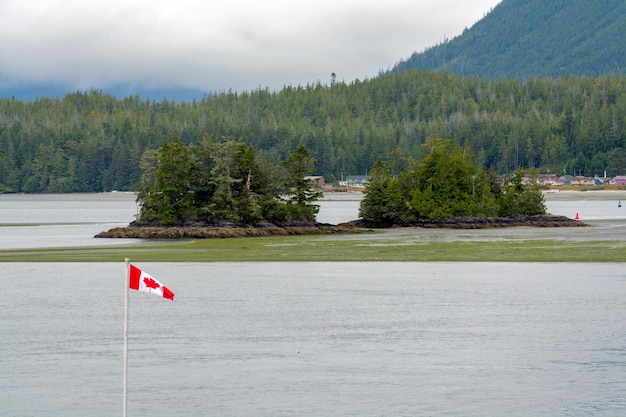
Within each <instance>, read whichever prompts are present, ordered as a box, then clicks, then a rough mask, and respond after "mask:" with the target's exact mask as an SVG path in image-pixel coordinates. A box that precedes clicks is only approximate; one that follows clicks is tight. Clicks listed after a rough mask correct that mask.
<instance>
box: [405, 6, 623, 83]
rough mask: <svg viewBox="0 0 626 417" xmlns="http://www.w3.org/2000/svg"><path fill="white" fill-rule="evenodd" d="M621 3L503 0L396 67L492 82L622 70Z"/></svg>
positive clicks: (599, 73)
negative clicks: (467, 25) (467, 26)
mask: <svg viewBox="0 0 626 417" xmlns="http://www.w3.org/2000/svg"><path fill="white" fill-rule="evenodd" d="M625 28H626V2H624V1H623V0H602V1H597V0H503V1H502V2H501V3H500V4H498V5H497V6H496V7H495V8H494V9H493V10H492V11H491V12H490V13H489V14H487V15H486V16H485V17H484V18H483V19H482V20H480V21H479V22H477V23H476V24H475V25H474V26H472V27H471V28H470V29H466V30H465V31H464V32H463V33H462V34H461V35H459V36H457V37H456V38H454V39H452V40H445V41H444V42H443V43H442V44H440V45H437V46H434V47H432V48H429V49H427V50H425V51H423V52H419V53H418V52H416V53H414V54H413V55H412V56H411V57H410V58H408V59H407V60H405V61H401V62H400V63H398V64H397V65H396V67H395V68H394V71H406V70H410V69H419V70H436V71H449V72H453V73H456V74H460V75H477V76H481V77H488V78H491V79H499V78H521V79H525V78H528V77H531V76H536V77H559V76H569V75H587V76H594V77H596V76H600V75H605V74H624V73H625V71H626V43H624V41H623V33H624V29H625Z"/></svg>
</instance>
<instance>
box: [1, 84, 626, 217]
mask: <svg viewBox="0 0 626 417" xmlns="http://www.w3.org/2000/svg"><path fill="white" fill-rule="evenodd" d="M625 120H626V76H602V77H599V78H588V77H563V78H557V79H537V78H528V79H525V80H523V81H522V80H507V79H501V80H499V81H489V80H487V79H481V78H476V77H469V78H463V77H460V76H456V75H453V74H447V73H435V72H409V73H397V74H385V75H381V76H379V77H377V78H375V79H371V80H363V81H361V80H356V81H354V82H352V83H351V84H346V83H343V82H335V84H333V86H332V87H330V86H324V85H321V84H312V85H306V86H297V87H292V86H288V87H285V88H284V89H282V90H281V91H277V92H270V91H268V90H263V89H259V90H256V91H252V92H244V93H241V94H238V93H233V92H222V93H219V94H214V95H210V96H206V97H205V98H203V99H202V100H200V101H194V102H192V103H173V102H169V101H166V100H164V101H162V102H151V101H142V100H140V99H139V97H136V96H135V97H127V98H124V99H121V100H120V99H116V98H114V97H112V96H110V95H106V94H103V93H101V92H98V91H89V92H76V93H72V94H68V95H67V96H66V97H64V98H63V99H54V98H42V99H39V100H35V101H32V102H20V101H18V100H8V99H0V190H2V191H12V192H102V191H111V190H133V191H136V190H139V189H141V187H142V184H141V181H142V180H141V175H142V171H141V169H140V163H141V160H142V157H143V156H144V155H145V152H146V151H155V150H157V149H159V148H160V147H162V146H164V145H165V144H167V143H169V142H170V141H171V139H172V137H178V138H180V141H181V142H182V143H183V144H185V145H186V146H189V145H192V144H193V145H194V146H193V149H194V151H193V152H192V154H193V155H192V156H191V157H190V163H192V164H201V165H202V164H204V163H205V162H206V163H210V161H214V159H213V158H212V157H209V158H208V159H207V155H199V154H198V153H197V152H205V153H207V152H208V153H211V152H213V153H215V152H218V151H219V152H222V153H227V152H226V150H219V149H217V148H211V147H209V148H206V149H203V150H202V151H200V149H202V148H203V145H202V142H204V141H206V139H203V138H211V139H210V141H211V142H213V143H214V144H216V146H217V145H218V144H220V143H224V142H227V141H228V140H229V139H227V138H240V139H241V141H242V142H243V143H245V144H246V145H245V146H246V147H247V146H252V147H253V149H254V153H255V155H256V156H255V158H256V159H259V160H261V159H262V160H264V165H265V164H266V163H267V164H269V165H273V166H280V161H282V160H284V159H285V158H287V156H288V155H290V153H291V152H292V151H293V150H294V149H295V148H296V147H297V145H298V144H299V143H302V144H304V145H305V146H306V147H307V149H309V151H310V153H311V154H310V156H311V157H312V158H314V159H315V160H316V164H315V165H316V170H315V173H316V174H318V175H322V176H324V177H325V178H326V179H327V181H328V182H332V181H336V180H338V179H340V178H342V177H345V176H346V175H356V174H359V175H362V174H365V173H367V172H368V170H369V168H370V167H371V166H372V165H373V164H374V162H375V161H376V160H377V159H379V158H386V157H387V156H389V155H391V156H392V157H391V158H389V160H388V161H387V162H386V163H387V164H388V167H389V170H390V172H392V173H394V174H399V173H400V171H401V168H402V166H403V164H404V162H403V160H406V159H407V158H408V159H413V160H417V161H419V160H421V158H423V157H424V155H425V154H426V148H424V146H423V145H424V144H425V143H427V142H428V141H429V140H431V139H433V138H441V137H445V138H450V139H452V140H453V141H454V142H455V143H457V144H459V145H464V144H465V143H468V144H469V145H468V146H471V151H472V153H473V154H474V155H475V160H476V163H477V164H479V165H480V166H482V167H483V169H485V170H486V171H489V170H492V169H493V170H494V171H495V172H496V173H498V174H505V173H507V172H514V171H516V170H518V169H526V170H529V169H533V168H534V169H536V170H538V171H539V172H552V173H559V174H569V175H587V176H593V175H600V176H602V175H604V171H606V172H607V175H610V176H615V175H624V174H626V157H625V153H624V149H626V122H625ZM198 142H201V143H198ZM233 146H234V145H233ZM196 148H198V149H196ZM244 148H245V147H244ZM231 151H232V152H235V150H234V149H231ZM237 152H240V153H242V152H245V149H238V150H237ZM250 152H252V151H251V150H250ZM209 156H210V155H209ZM400 156H402V158H400ZM242 157H243V156H242ZM203 161H204V162H203ZM239 163H243V161H240V162H233V165H232V166H230V167H225V166H221V167H218V166H212V165H211V166H209V165H207V169H206V170H203V171H197V170H194V171H193V174H192V175H193V176H196V175H200V176H203V177H204V178H203V179H202V181H201V182H202V184H203V185H202V186H203V187H207V188H206V190H205V191H206V192H207V193H209V194H210V193H213V192H215V191H216V190H214V189H213V188H215V187H216V186H217V184H216V183H214V182H212V180H211V178H212V176H211V175H212V174H211V172H213V171H215V174H217V175H223V174H220V172H223V171H224V170H225V169H231V170H234V172H239V170H244V171H245V167H239V166H238V165H237V164H239ZM240 174H241V175H240ZM238 175H239V177H240V179H241V183H240V184H239V185H238V184H235V183H232V184H231V186H232V187H233V189H232V190H231V191H236V190H235V188H237V187H238V186H244V185H245V184H246V181H247V177H246V176H245V175H244V174H242V173H239V174H238ZM256 175H257V176H259V175H260V173H259V172H257V174H256ZM239 177H238V178H239ZM233 178H234V177H233ZM196 179H197V180H200V178H196ZM194 180H195V179H194ZM255 180H256V179H255V176H254V175H252V177H251V181H252V182H254V181H255ZM221 186H222V187H224V184H222V185H221ZM239 191H241V190H239ZM220 192H225V193H226V194H225V198H228V194H227V193H228V189H224V188H222V189H220ZM207 195H208V194H207ZM242 197H243V196H242ZM244 200H245V198H244ZM233 204H235V203H234V200H233ZM208 210H209V211H210V208H208ZM253 212H254V210H253Z"/></svg>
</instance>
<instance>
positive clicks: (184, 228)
mask: <svg viewBox="0 0 626 417" xmlns="http://www.w3.org/2000/svg"><path fill="white" fill-rule="evenodd" d="M523 226H528V227H581V226H587V224H585V223H583V222H581V221H578V220H573V219H570V218H568V217H565V216H554V215H549V214H540V215H534V216H516V217H502V218H473V217H463V218H450V219H436V220H418V221H415V222H412V223H410V224H402V225H397V224H393V225H391V224H380V223H376V224H374V223H368V222H365V221H363V220H354V221H351V222H347V223H341V224H337V225H332V224H325V223H313V222H292V223H288V224H274V223H269V222H260V223H256V224H253V225H236V224H220V225H207V224H198V223H193V224H177V225H168V226H163V225H157V224H151V223H141V222H133V223H131V224H129V225H128V226H126V227H115V228H113V229H110V230H107V231H104V232H101V233H99V234H97V235H96V236H95V237H96V238H125V239H216V238H233V237H259V236H290V235H324V234H339V233H361V232H367V231H371V230H374V229H389V228H424V229H426V228H428V229H432V228H442V229H443V228H445V229H488V228H498V227H523Z"/></svg>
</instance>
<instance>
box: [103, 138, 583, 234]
mask: <svg viewBox="0 0 626 417" xmlns="http://www.w3.org/2000/svg"><path fill="white" fill-rule="evenodd" d="M425 147H426V149H427V151H428V152H427V154H426V156H425V157H424V158H423V159H422V160H421V161H419V162H418V161H414V160H408V159H405V160H403V161H402V163H401V164H399V163H398V161H390V160H387V161H385V160H382V159H378V160H377V161H376V162H375V163H374V165H373V166H372V168H371V170H370V177H369V182H368V184H367V187H366V188H365V191H364V198H363V200H362V202H361V206H360V210H359V216H360V219H359V220H354V221H352V222H347V223H342V224H339V225H330V224H321V223H317V222H316V221H315V216H316V214H317V212H318V210H319V206H317V205H315V204H314V203H315V201H316V200H317V199H318V198H319V197H321V195H322V192H321V191H320V190H317V189H316V188H315V187H314V186H313V185H312V184H311V182H310V181H309V180H308V179H307V176H309V174H310V173H311V172H313V170H314V164H315V162H316V161H315V159H314V158H312V157H311V155H310V152H309V150H308V149H307V148H306V146H304V145H303V144H300V145H298V146H297V147H296V149H295V150H294V151H293V153H292V154H290V155H288V156H287V157H286V159H285V160H283V161H282V162H281V164H280V167H279V168H280V169H275V167H274V165H273V164H272V163H271V162H270V161H269V160H268V159H267V158H266V157H263V156H262V155H258V154H257V152H256V151H255V150H254V148H253V147H252V146H251V145H246V144H244V143H243V142H241V141H231V140H228V141H223V142H218V141H215V140H213V139H212V138H211V137H205V138H204V140H203V141H202V142H201V144H200V145H198V146H186V145H184V144H183V143H182V141H181V140H180V139H179V138H174V139H173V140H172V141H171V142H170V143H168V144H166V145H165V146H163V147H162V148H160V149H159V150H157V151H146V152H145V153H144V155H143V158H142V161H141V168H142V171H143V174H142V181H141V188H140V190H139V192H138V196H137V200H138V202H139V205H140V213H139V216H138V219H137V220H136V221H134V222H132V223H131V224H130V225H128V226H127V227H120V228H114V229H111V230H108V231H105V232H102V233H99V234H98V235H96V237H99V238H142V239H205V238H225V237H251V236H271V235H303V234H334V233H358V232H364V231H367V230H372V229H380V228H393V227H414V228H435V227H437V228H457V229H483V228H494V227H516V226H533V227H570V226H574V227H579V226H586V224H585V223H582V222H580V221H576V220H572V219H569V218H567V217H563V216H553V215H550V214H547V213H546V207H545V203H544V199H543V194H542V193H541V190H540V189H539V187H538V185H537V183H536V181H530V182H524V181H523V178H524V172H523V171H518V172H515V173H513V174H511V175H509V176H507V177H506V180H505V181H504V182H500V181H499V179H498V177H497V176H496V175H495V173H493V172H491V173H490V174H487V173H486V172H485V171H484V170H483V169H482V167H480V166H478V165H477V164H476V163H475V161H474V156H473V154H472V153H471V151H470V150H469V148H468V147H466V148H465V149H462V148H460V147H459V146H458V145H456V144H455V143H454V142H452V141H449V140H443V139H436V140H431V141H429V142H428V143H427V144H426V145H425Z"/></svg>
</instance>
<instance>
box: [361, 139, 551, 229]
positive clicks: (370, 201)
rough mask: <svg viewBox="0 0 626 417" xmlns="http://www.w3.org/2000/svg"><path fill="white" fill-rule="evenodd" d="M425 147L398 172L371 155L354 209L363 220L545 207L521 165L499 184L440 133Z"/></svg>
mask: <svg viewBox="0 0 626 417" xmlns="http://www.w3.org/2000/svg"><path fill="white" fill-rule="evenodd" d="M426 148H427V149H428V154H427V155H426V156H425V157H424V159H422V160H421V161H414V160H411V159H409V160H407V161H405V163H404V164H403V165H402V166H401V167H400V170H399V174H397V175H396V174H394V173H393V171H394V170H393V169H391V166H390V165H389V164H388V162H385V161H383V160H378V161H376V163H375V164H374V166H373V167H372V170H371V172H370V179H369V182H368V185H367V187H366V189H365V196H364V197H363V200H362V201H361V206H360V209H359V215H360V217H361V218H362V219H363V220H364V221H365V222H368V223H374V224H378V225H381V224H382V225H407V224H412V223H414V222H416V221H420V220H424V219H426V220H435V219H449V218H456V217H471V218H499V217H515V216H520V215H536V214H545V213H546V207H545V204H544V198H543V194H542V192H541V190H540V189H539V185H538V184H537V182H536V181H529V182H528V183H525V182H524V172H523V171H516V172H515V173H513V174H511V175H510V176H508V177H507V178H506V179H505V181H504V183H503V185H500V182H499V181H498V177H497V176H496V175H495V173H494V172H491V173H490V174H487V173H486V172H485V170H484V169H483V168H482V167H481V166H480V165H478V164H476V161H475V156H474V154H473V152H472V151H471V150H470V149H467V148H466V149H463V148H461V147H460V146H458V145H457V144H455V143H454V142H452V141H450V140H442V139H435V140H431V141H428V143H427V144H426ZM535 179H536V178H535Z"/></svg>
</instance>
